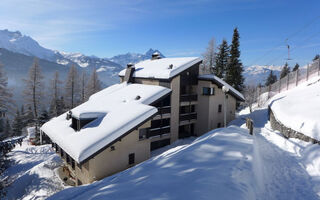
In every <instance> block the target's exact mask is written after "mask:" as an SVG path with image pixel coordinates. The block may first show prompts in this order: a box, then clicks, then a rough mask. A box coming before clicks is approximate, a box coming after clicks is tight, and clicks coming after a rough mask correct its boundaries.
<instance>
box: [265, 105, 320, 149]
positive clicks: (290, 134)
mask: <svg viewBox="0 0 320 200" xmlns="http://www.w3.org/2000/svg"><path fill="white" fill-rule="evenodd" d="M268 111H269V112H268V113H269V121H270V124H271V128H272V129H273V130H278V131H280V133H281V134H282V135H283V136H284V137H285V138H287V139H288V138H297V139H300V140H303V141H306V142H312V143H313V144H320V141H318V140H315V139H313V138H311V137H309V136H306V135H304V134H302V133H300V132H298V131H295V130H292V129H291V128H288V127H286V126H285V125H283V124H282V123H281V122H279V121H278V120H277V119H276V118H275V116H274V114H273V112H272V110H271V108H269V110H268Z"/></svg>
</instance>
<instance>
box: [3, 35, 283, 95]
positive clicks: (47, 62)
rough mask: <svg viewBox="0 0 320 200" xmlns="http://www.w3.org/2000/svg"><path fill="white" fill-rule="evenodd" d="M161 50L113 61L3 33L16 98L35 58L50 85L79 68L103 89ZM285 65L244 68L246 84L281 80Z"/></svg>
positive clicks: (8, 70)
mask: <svg viewBox="0 0 320 200" xmlns="http://www.w3.org/2000/svg"><path fill="white" fill-rule="evenodd" d="M155 52H158V53H159V54H160V56H161V57H165V56H164V55H163V54H162V53H161V52H160V51H159V50H157V49H152V48H150V49H149V50H148V51H146V53H144V54H143V53H126V54H120V55H116V56H113V57H111V58H99V57H96V56H87V55H84V54H82V53H67V52H62V51H57V50H51V49H47V48H45V47H42V46H41V45H40V44H39V43H38V42H37V41H36V40H34V39H32V38H31V37H29V36H25V35H23V34H21V32H19V31H15V32H13V31H9V30H7V29H6V30H0V63H2V64H3V65H4V67H5V70H6V72H7V75H8V78H9V81H8V82H9V86H10V87H12V88H15V89H14V94H15V99H20V98H21V92H22V89H21V88H23V87H21V86H23V84H24V83H23V80H22V79H23V78H25V77H26V74H27V73H28V70H29V67H30V66H31V65H32V62H33V60H34V57H37V58H39V59H40V60H39V64H40V66H41V67H42V72H43V75H44V77H45V80H46V82H47V84H48V83H49V81H50V80H51V79H52V77H53V73H54V72H55V71H58V72H59V73H60V78H61V80H65V79H66V76H67V73H68V71H69V66H71V65H75V66H77V67H78V70H79V71H80V72H86V73H90V72H91V71H92V70H96V71H97V72H98V76H99V79H100V80H101V82H102V84H103V87H107V86H109V85H112V84H114V83H117V82H119V78H118V73H119V72H120V71H121V70H122V69H123V68H125V67H126V65H127V64H128V63H138V62H140V61H143V60H146V59H150V58H151V55H152V54H153V53H155ZM281 69H282V66H260V65H253V66H247V67H245V68H244V73H243V74H244V77H245V83H246V84H258V83H262V84H263V83H265V80H266V79H267V76H268V75H269V73H270V71H271V70H273V72H274V74H275V75H277V76H278V77H279V75H280V71H281Z"/></svg>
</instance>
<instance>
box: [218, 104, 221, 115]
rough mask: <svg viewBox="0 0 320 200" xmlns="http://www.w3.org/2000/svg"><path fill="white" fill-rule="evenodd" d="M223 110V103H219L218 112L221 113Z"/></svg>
mask: <svg viewBox="0 0 320 200" xmlns="http://www.w3.org/2000/svg"><path fill="white" fill-rule="evenodd" d="M221 111H222V105H221V104H219V107H218V112H219V113H221Z"/></svg>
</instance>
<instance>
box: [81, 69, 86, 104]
mask: <svg viewBox="0 0 320 200" xmlns="http://www.w3.org/2000/svg"><path fill="white" fill-rule="evenodd" d="M80 79H81V80H80V101H81V103H83V102H85V101H86V100H87V98H86V95H87V88H86V86H87V79H88V75H87V73H85V72H82V75H81V78H80Z"/></svg>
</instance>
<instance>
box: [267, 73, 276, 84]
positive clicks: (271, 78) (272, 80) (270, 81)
mask: <svg viewBox="0 0 320 200" xmlns="http://www.w3.org/2000/svg"><path fill="white" fill-rule="evenodd" d="M275 82H277V76H276V75H274V74H273V71H272V70H271V71H270V74H269V76H268V78H267V80H266V83H265V85H266V86H269V85H272V84H273V83H275Z"/></svg>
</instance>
